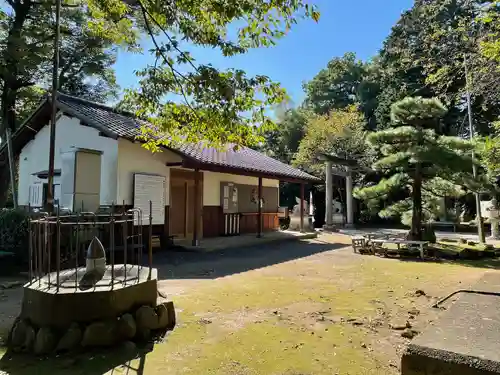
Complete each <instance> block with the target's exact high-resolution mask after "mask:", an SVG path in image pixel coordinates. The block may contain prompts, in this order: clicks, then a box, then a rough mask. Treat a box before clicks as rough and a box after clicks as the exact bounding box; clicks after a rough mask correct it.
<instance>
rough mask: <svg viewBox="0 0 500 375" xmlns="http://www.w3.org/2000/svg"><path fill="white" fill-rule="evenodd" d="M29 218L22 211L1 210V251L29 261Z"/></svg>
mask: <svg viewBox="0 0 500 375" xmlns="http://www.w3.org/2000/svg"><path fill="white" fill-rule="evenodd" d="M28 239H29V216H28V214H27V213H26V212H24V211H22V210H14V209H0V250H1V251H6V252H11V253H14V255H15V256H16V258H18V259H19V260H22V261H26V260H27V259H28V247H29V242H28Z"/></svg>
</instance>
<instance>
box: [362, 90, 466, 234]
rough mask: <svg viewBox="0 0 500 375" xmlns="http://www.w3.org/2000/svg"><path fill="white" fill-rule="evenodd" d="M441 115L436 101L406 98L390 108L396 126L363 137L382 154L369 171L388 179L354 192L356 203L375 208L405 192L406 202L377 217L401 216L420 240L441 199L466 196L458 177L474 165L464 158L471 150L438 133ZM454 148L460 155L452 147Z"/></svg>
mask: <svg viewBox="0 0 500 375" xmlns="http://www.w3.org/2000/svg"><path fill="white" fill-rule="evenodd" d="M445 113H446V108H445V107H444V106H443V104H442V103H441V102H440V101H439V100H437V99H423V98H405V99H403V100H401V101H399V102H397V103H394V105H392V110H391V118H392V120H393V123H392V124H393V126H394V127H393V128H392V129H387V130H380V131H378V132H375V133H372V134H370V135H369V136H368V138H367V140H368V142H369V143H370V145H371V146H372V147H374V148H377V149H378V150H380V156H379V157H378V159H377V160H376V161H375V163H374V164H373V168H374V169H375V170H377V171H379V172H380V173H381V174H382V175H384V176H386V177H384V178H382V179H381V181H380V182H379V183H377V184H374V185H372V186H365V187H361V188H358V189H355V191H354V194H355V196H356V197H357V198H359V199H362V200H365V201H368V202H371V204H372V205H373V204H379V202H380V201H381V200H385V199H387V198H388V197H389V195H390V194H391V193H393V192H395V191H397V190H401V189H403V190H405V191H406V192H407V195H406V197H405V198H402V199H400V200H397V201H396V202H394V203H392V204H391V205H389V206H386V207H384V208H383V209H382V210H381V211H380V213H379V215H380V216H381V217H393V216H400V217H401V220H402V222H403V223H404V224H407V225H410V224H411V226H412V234H413V235H414V236H415V237H416V238H421V225H422V222H423V221H428V220H430V219H433V218H434V217H435V216H436V214H437V213H438V212H439V201H440V199H441V198H443V197H445V196H448V197H459V196H461V195H463V194H464V190H463V189H462V187H461V186H460V185H458V183H459V182H460V180H461V179H460V178H457V174H458V173H461V174H463V173H464V172H463V171H464V169H465V168H467V166H470V167H471V166H472V164H471V163H472V160H470V157H468V156H467V153H466V151H467V150H469V151H470V150H471V149H472V145H470V144H469V145H468V146H469V147H467V142H463V141H460V140H458V139H454V140H453V141H452V140H451V139H450V138H449V137H443V136H440V135H438V134H437V133H436V129H437V128H439V118H441V117H443V116H444V115H445ZM458 144H459V145H460V146H461V147H462V149H463V150H464V152H463V153H461V152H459V151H457V150H456V149H455V147H453V146H455V145H458ZM450 146H452V147H450ZM469 170H470V169H469Z"/></svg>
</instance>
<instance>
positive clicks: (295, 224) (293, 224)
mask: <svg viewBox="0 0 500 375" xmlns="http://www.w3.org/2000/svg"><path fill="white" fill-rule="evenodd" d="M295 202H297V204H296V205H295V206H293V209H292V212H291V214H290V227H289V228H290V230H294V231H300V198H298V197H295ZM303 204H304V212H303V215H304V216H303V217H304V230H305V231H310V230H312V228H311V226H312V225H311V223H310V221H309V203H308V202H307V200H304V202H303Z"/></svg>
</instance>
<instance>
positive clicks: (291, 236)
mask: <svg viewBox="0 0 500 375" xmlns="http://www.w3.org/2000/svg"><path fill="white" fill-rule="evenodd" d="M316 236H317V234H316V233H315V232H314V233H300V232H296V231H291V230H285V231H276V232H265V233H263V234H262V235H261V237H259V238H258V237H257V234H256V233H251V234H242V235H239V236H228V237H215V238H204V239H202V240H201V241H200V243H199V245H198V246H193V245H192V243H191V240H174V243H175V244H176V245H179V246H182V247H183V248H185V249H187V250H192V251H198V252H208V251H220V250H225V249H235V248H241V247H251V246H259V245H265V244H270V243H282V242H286V241H291V240H304V239H311V238H315V237H316Z"/></svg>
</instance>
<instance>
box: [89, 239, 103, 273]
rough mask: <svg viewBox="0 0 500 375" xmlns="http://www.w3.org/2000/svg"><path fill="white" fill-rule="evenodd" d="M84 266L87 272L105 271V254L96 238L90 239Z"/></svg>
mask: <svg viewBox="0 0 500 375" xmlns="http://www.w3.org/2000/svg"><path fill="white" fill-rule="evenodd" d="M86 266H87V267H86V270H87V272H92V271H94V270H95V271H98V272H99V273H104V272H105V271H106V252H105V250H104V246H102V243H101V241H99V238H97V237H94V238H93V239H92V241H91V242H90V245H89V247H88V249H87V258H86Z"/></svg>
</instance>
